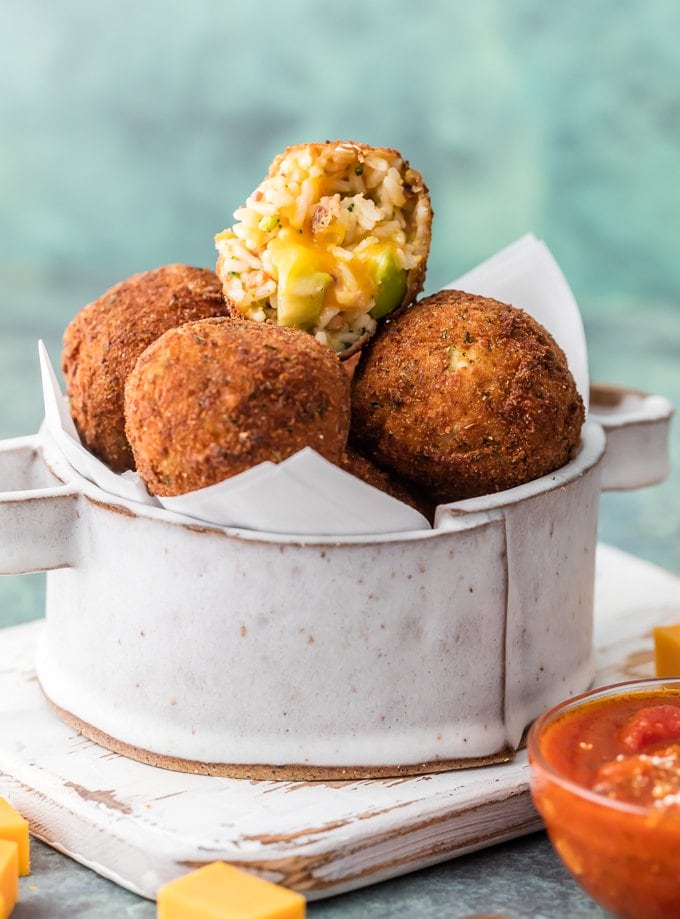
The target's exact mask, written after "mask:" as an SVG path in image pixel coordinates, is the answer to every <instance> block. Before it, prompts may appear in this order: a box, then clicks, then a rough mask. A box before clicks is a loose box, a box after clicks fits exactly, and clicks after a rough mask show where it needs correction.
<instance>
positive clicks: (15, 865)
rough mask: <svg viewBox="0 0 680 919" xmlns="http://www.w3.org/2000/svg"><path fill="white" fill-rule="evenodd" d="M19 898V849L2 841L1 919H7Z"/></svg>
mask: <svg viewBox="0 0 680 919" xmlns="http://www.w3.org/2000/svg"><path fill="white" fill-rule="evenodd" d="M18 896H19V847H18V846H17V844H16V843H15V842H6V841H5V840H4V839H0V919H7V917H8V916H9V914H10V913H11V912H12V910H13V909H14V904H15V903H16V902H17V898H18Z"/></svg>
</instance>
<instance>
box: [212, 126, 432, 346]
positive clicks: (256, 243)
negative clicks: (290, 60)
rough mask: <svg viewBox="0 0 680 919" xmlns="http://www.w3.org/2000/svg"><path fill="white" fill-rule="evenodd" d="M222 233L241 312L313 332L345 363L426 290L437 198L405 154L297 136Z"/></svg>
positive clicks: (220, 264)
mask: <svg viewBox="0 0 680 919" xmlns="http://www.w3.org/2000/svg"><path fill="white" fill-rule="evenodd" d="M234 217H235V219H236V221H237V222H236V223H235V224H234V225H233V226H232V227H231V228H228V229H226V230H223V231H222V232H221V233H218V234H217V236H216V237H215V242H216V245H217V249H218V252H219V256H218V259H217V269H216V270H217V273H218V275H219V276H220V278H221V280H222V283H223V285H224V296H225V299H226V301H227V302H228V303H229V304H230V306H231V308H232V310H233V314H234V315H236V316H240V317H245V318H248V319H252V320H254V321H256V322H271V323H274V324H277V325H281V326H290V327H294V328H299V329H304V330H305V331H306V332H309V333H310V334H311V335H313V336H315V337H316V338H317V339H318V340H319V341H321V342H322V343H324V344H327V345H328V346H329V347H331V348H333V350H335V351H336V352H337V353H338V354H339V355H340V356H341V357H342V358H343V359H344V358H345V357H348V356H350V355H351V354H353V353H354V352H355V351H356V350H357V349H358V348H360V347H361V346H362V344H363V343H364V342H365V341H366V340H367V339H368V338H369V337H370V336H371V335H372V334H373V333H374V332H375V329H376V327H377V325H378V323H379V322H380V321H381V320H382V319H383V318H384V317H385V316H387V315H396V313H397V312H399V310H401V309H403V308H405V307H406V306H407V305H408V304H409V303H412V302H413V301H414V300H415V298H416V297H417V295H418V293H419V292H420V291H421V289H422V287H423V282H424V279H425V270H426V266H427V256H428V253H429V249H430V238H431V232H432V206H431V204H430V196H429V193H428V190H427V187H426V185H425V183H424V182H423V177H422V176H421V174H420V173H419V172H417V171H416V170H415V169H412V168H411V166H410V165H409V163H408V162H407V161H406V160H405V159H404V158H403V157H402V156H401V154H400V153H399V152H398V151H397V150H390V149H388V148H386V147H369V146H368V145H366V144H358V143H354V142H352V141H327V142H326V143H311V144H297V145H296V146H293V147H288V149H286V150H285V151H284V152H283V153H281V154H280V155H279V156H277V157H276V158H275V160H274V161H273V163H272V164H271V166H270V167H269V172H268V174H267V176H266V177H265V179H264V180H263V181H262V182H261V183H260V185H259V186H258V187H257V188H256V189H255V191H254V192H252V194H251V195H250V196H249V197H248V199H247V200H246V202H245V204H244V205H243V206H242V207H240V208H238V209H237V210H236V211H235V213H234Z"/></svg>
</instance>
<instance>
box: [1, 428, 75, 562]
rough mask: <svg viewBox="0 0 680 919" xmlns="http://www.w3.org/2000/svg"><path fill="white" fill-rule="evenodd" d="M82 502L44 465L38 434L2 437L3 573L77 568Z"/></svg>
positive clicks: (73, 490)
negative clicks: (79, 507) (76, 557)
mask: <svg viewBox="0 0 680 919" xmlns="http://www.w3.org/2000/svg"><path fill="white" fill-rule="evenodd" d="M78 500H79V494H78V492H77V491H76V490H75V489H73V488H72V487H71V486H69V485H63V484H61V483H60V482H59V480H58V479H57V478H56V476H54V475H53V474H52V473H51V472H50V471H49V470H48V469H47V467H46V466H45V464H44V463H43V460H42V456H41V453H40V444H39V440H38V438H37V437H36V436H33V437H17V438H14V439H12V440H4V441H0V574H28V573H29V572H33V571H51V570H53V569H55V568H71V567H73V566H74V564H75V550H76V524H77V520H78Z"/></svg>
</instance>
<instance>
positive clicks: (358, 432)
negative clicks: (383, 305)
mask: <svg viewBox="0 0 680 919" xmlns="http://www.w3.org/2000/svg"><path fill="white" fill-rule="evenodd" d="M584 414H585V413H584V407H583V401H582V399H581V397H580V395H579V393H578V392H577V389H576V385H575V383H574V379H573V377H572V375H571V373H570V371H569V368H568V366H567V360H566V357H565V355H564V353H563V352H562V350H561V349H560V348H559V346H558V345H557V343H556V342H555V340H554V339H553V338H552V336H551V335H550V334H549V333H548V332H547V331H546V330H545V329H544V328H543V326H542V325H540V323H538V322H537V321H536V320H535V319H533V318H532V317H531V316H529V315H528V314H527V313H525V312H524V311H523V310H520V309H516V308H515V307H513V306H509V305H507V304H505V303H500V302H499V301H497V300H491V299H487V298H485V297H478V296H474V295H472V294H467V293H463V292H461V291H452V290H444V291H441V292H440V293H438V294H435V295H434V296H431V297H427V298H426V299H424V300H422V301H420V302H419V303H417V304H416V305H415V306H413V307H412V308H411V309H410V310H408V311H406V312H405V313H403V314H402V315H401V316H398V317H397V318H396V319H395V320H394V321H393V322H390V323H389V324H388V325H387V326H386V327H385V328H384V329H382V330H381V332H380V333H379V334H378V335H377V336H376V337H375V338H374V339H373V340H372V341H371V342H370V343H369V345H368V348H367V349H365V351H364V352H363V353H362V358H361V361H360V362H359V365H358V367H357V369H356V372H355V374H354V380H353V387H352V436H353V440H354V441H356V442H357V443H358V444H359V445H360V446H361V447H362V448H363V449H364V450H366V451H367V452H368V454H369V455H370V456H372V457H373V459H375V460H376V462H378V463H379V464H380V465H381V466H384V467H385V468H387V469H389V470H390V471H393V472H395V473H397V474H399V475H401V476H404V477H405V478H406V479H408V480H409V481H411V482H414V483H417V484H418V485H420V486H421V487H423V488H425V489H426V490H427V491H428V493H429V494H430V495H431V496H432V498H433V499H434V500H435V501H437V502H438V503H445V502H448V501H457V500H459V499H462V498H470V497H474V496H476V495H483V494H487V493H490V492H497V491H501V490H503V489H506V488H512V487H513V486H515V485H520V484H521V483H523V482H527V481H529V480H531V479H535V478H538V477H539V476H542V475H545V474H547V473H549V472H552V471H553V470H555V469H557V468H559V467H560V466H563V465H564V464H565V463H566V462H568V460H570V459H571V458H572V457H573V455H574V453H575V450H576V447H577V445H578V443H579V436H580V430H581V426H582V424H583V421H584Z"/></svg>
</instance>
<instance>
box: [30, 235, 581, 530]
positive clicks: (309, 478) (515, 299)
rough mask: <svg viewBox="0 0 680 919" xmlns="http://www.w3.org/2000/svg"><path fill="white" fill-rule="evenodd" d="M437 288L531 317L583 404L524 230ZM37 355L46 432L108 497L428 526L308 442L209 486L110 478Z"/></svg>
mask: <svg viewBox="0 0 680 919" xmlns="http://www.w3.org/2000/svg"><path fill="white" fill-rule="evenodd" d="M447 286H448V287H449V288H453V289H457V290H465V291H467V292H468V293H476V294H481V295H483V296H487V297H495V298H496V299H498V300H502V301H504V302H506V303H511V304H513V305H514V306H520V307H522V309H524V310H526V312H528V313H530V314H531V315H532V316H534V317H535V318H536V319H537V320H538V321H539V322H541V323H542V324H543V325H544V326H545V327H546V328H547V329H548V331H549V332H550V333H551V334H552V335H553V337H554V338H555V340H556V341H557V343H558V344H559V345H560V346H561V347H562V349H563V350H564V352H565V353H566V355H567V360H568V362H569V366H570V368H571V371H572V373H573V374H574V378H575V380H576V385H577V387H578V389H579V391H580V393H581V395H582V397H583V400H584V402H586V404H587V398H588V386H589V384H588V360H587V351H586V343H585V336H584V333H583V322H582V320H581V314H580V312H579V309H578V306H577V304H576V300H575V299H574V295H573V293H572V291H571V289H570V287H569V285H568V284H567V281H566V279H565V278H564V275H563V274H562V272H561V270H560V268H559V265H558V264H557V262H556V261H555V259H554V257H553V256H552V254H551V253H550V250H549V249H548V247H547V246H546V245H545V243H543V242H541V241H540V240H537V239H536V238H535V237H534V236H533V235H527V236H524V237H523V238H522V239H520V240H518V241H517V242H515V243H513V244H512V245H510V246H508V247H507V248H505V249H503V250H502V251H501V252H498V253H497V254H496V255H494V256H492V257H491V258H490V259H487V260H486V261H485V262H483V263H482V264H481V265H479V266H477V267H476V268H473V269H472V270H471V271H469V272H468V273H467V274H465V275H463V276H462V277H460V278H457V279H456V280H455V281H453V282H452V283H451V284H449V285H447ZM38 351H39V357H40V370H41V375H42V387H43V397H44V401H45V429H46V431H47V435H48V436H49V437H50V438H51V439H52V440H53V442H54V443H55V445H56V446H57V447H58V448H59V450H60V451H61V452H62V454H63V456H64V458H65V459H66V461H67V462H68V463H69V464H70V465H71V467H72V468H73V469H74V470H75V471H76V472H77V473H78V474H79V475H81V476H82V477H83V478H84V479H87V481H89V482H92V483H93V484H95V485H97V486H98V487H99V488H101V489H102V490H103V491H105V492H107V493H108V494H110V495H112V496H114V497H117V498H121V499H123V500H125V501H132V502H137V503H142V504H146V505H152V506H156V507H164V508H166V509H167V510H169V511H172V512H173V513H175V514H180V515H182V516H184V517H186V518H188V519H190V520H191V521H192V522H194V523H195V522H196V521H201V522H203V523H205V524H208V525H210V526H218V527H236V528H239V529H249V530H257V531H259V532H266V533H275V534H287V535H291V536H323V537H328V536H331V537H333V536H359V535H362V536H367V535H378V534H384V533H401V532H409V531H414V530H423V529H429V528H430V524H429V523H428V521H427V520H426V519H425V517H423V515H422V514H420V513H419V512H418V511H416V510H415V509H414V508H412V507H409V506H408V505H407V504H404V503H403V502H401V501H398V500H397V499H396V498H393V497H391V496H390V495H387V494H385V493H384V492H382V491H380V490H379V489H377V488H373V486H371V485H367V484H366V483H365V482H362V481H361V480H360V479H357V478H355V477H354V476H353V475H350V474H349V473H347V472H345V471H344V470H343V469H340V468H338V467H337V466H335V465H333V463H330V462H328V460H326V459H324V458H323V457H322V456H320V455H319V454H318V453H317V452H316V451H315V450H313V449H311V448H310V447H306V448H305V449H304V450H300V451H299V452H298V453H296V454H295V455H294V456H291V457H289V458H288V459H286V460H284V461H283V462H281V463H270V462H266V463H261V464H260V465H258V466H254V467H253V468H252V469H248V470H247V471H246V472H243V473H241V474H240V475H236V476H233V477H232V478H230V479H227V480H225V481H224V482H220V483H218V484H217V485H211V486H210V487H209V488H202V489H200V490H198V491H194V492H190V493H188V494H186V495H177V496H176V497H171V498H156V497H154V496H152V495H150V494H149V493H148V492H147V490H146V487H145V485H144V482H143V481H142V479H141V477H140V476H139V474H138V473H136V472H132V471H130V472H124V473H122V474H121V475H118V474H116V473H114V472H112V471H111V469H109V467H108V466H107V465H106V464H105V463H102V462H101V461H100V460H98V459H97V458H96V457H95V456H93V455H92V454H91V453H90V452H89V451H88V450H86V449H85V447H83V445H82V443H81V442H80V438H79V436H78V432H77V430H76V428H75V425H74V423H73V420H72V418H71V414H70V412H69V409H68V404H67V402H66V399H65V398H64V395H63V393H62V391H61V388H60V386H59V382H58V380H57V377H56V374H55V372H54V369H53V367H52V364H51V362H50V358H49V355H48V353H47V349H46V348H45V346H44V344H43V343H42V342H39V345H38Z"/></svg>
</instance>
